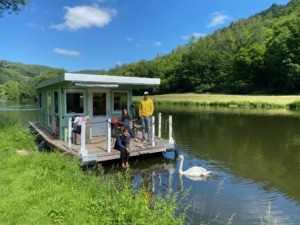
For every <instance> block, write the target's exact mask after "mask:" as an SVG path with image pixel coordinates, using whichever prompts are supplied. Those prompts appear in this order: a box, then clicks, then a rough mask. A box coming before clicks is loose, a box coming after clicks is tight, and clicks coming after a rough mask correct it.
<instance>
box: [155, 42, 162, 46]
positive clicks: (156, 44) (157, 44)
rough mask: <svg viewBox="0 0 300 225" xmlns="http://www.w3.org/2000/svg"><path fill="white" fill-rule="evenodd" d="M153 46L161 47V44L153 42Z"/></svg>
mask: <svg viewBox="0 0 300 225" xmlns="http://www.w3.org/2000/svg"><path fill="white" fill-rule="evenodd" d="M153 44H154V46H156V47H159V46H162V43H161V42H160V41H156V42H154V43H153Z"/></svg>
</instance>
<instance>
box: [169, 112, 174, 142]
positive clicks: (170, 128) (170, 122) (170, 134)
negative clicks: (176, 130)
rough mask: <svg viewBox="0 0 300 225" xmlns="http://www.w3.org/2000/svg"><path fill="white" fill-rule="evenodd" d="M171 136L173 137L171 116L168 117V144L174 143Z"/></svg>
mask: <svg viewBox="0 0 300 225" xmlns="http://www.w3.org/2000/svg"><path fill="white" fill-rule="evenodd" d="M172 135H173V128H172V116H171V115H169V143H170V144H172V143H174V140H173V137H172Z"/></svg>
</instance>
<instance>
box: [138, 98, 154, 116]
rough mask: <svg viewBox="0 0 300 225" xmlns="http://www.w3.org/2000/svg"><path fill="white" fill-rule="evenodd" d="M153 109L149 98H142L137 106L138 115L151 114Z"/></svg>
mask: <svg viewBox="0 0 300 225" xmlns="http://www.w3.org/2000/svg"><path fill="white" fill-rule="evenodd" d="M153 111H154V106H153V101H152V99H150V98H147V99H142V100H141V101H140V106H139V115H140V116H152V114H153Z"/></svg>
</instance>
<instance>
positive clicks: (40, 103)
mask: <svg viewBox="0 0 300 225" xmlns="http://www.w3.org/2000/svg"><path fill="white" fill-rule="evenodd" d="M39 106H40V109H41V108H42V106H43V105H42V93H41V92H40V93H39Z"/></svg>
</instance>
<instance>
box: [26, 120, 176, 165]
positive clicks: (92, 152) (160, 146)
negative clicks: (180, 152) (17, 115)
mask: <svg viewBox="0 0 300 225" xmlns="http://www.w3.org/2000/svg"><path fill="white" fill-rule="evenodd" d="M29 126H30V128H32V129H33V131H34V132H36V133H37V134H38V135H39V136H40V137H41V139H43V140H44V141H45V142H46V143H47V144H48V145H49V146H50V147H51V148H56V149H58V150H59V151H61V152H62V153H65V154H69V155H74V156H75V155H77V156H79V157H81V152H80V148H81V145H77V144H72V147H71V148H69V146H68V142H66V141H63V140H59V139H57V138H53V137H51V134H50V132H49V131H47V130H46V129H45V128H44V127H42V126H41V125H40V124H39V123H38V122H29ZM137 138H138V139H139V140H140V139H141V132H138V133H137ZM112 143H113V141H112ZM85 148H86V150H87V153H88V154H87V155H86V156H85V159H84V160H83V159H82V162H83V164H88V163H89V162H91V163H92V162H104V161H110V160H117V159H120V152H119V151H117V152H113V151H112V152H110V153H108V152H107V136H97V137H92V139H91V143H89V144H85ZM130 148H131V152H130V157H131V158H132V157H138V156H141V155H146V154H154V153H160V152H166V151H174V150H175V148H174V145H173V144H169V141H168V140H166V139H162V138H157V137H155V146H151V145H150V143H142V142H135V141H134V140H131V142H130ZM112 149H113V146H112ZM89 158H90V159H89Z"/></svg>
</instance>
